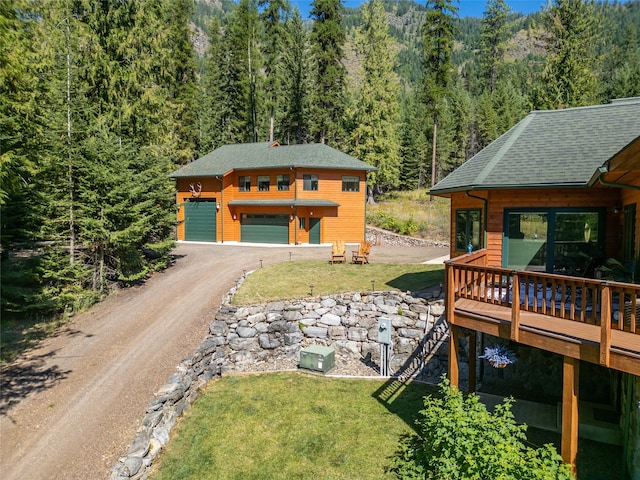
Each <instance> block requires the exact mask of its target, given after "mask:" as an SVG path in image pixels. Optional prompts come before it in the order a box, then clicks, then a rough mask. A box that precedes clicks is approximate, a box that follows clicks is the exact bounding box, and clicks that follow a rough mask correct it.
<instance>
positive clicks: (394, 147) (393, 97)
mask: <svg viewBox="0 0 640 480" xmlns="http://www.w3.org/2000/svg"><path fill="white" fill-rule="evenodd" d="M362 15H363V20H364V25H363V27H362V30H361V31H360V32H359V34H358V36H357V39H356V46H357V51H358V55H359V56H360V57H361V69H362V85H361V87H360V92H359V94H358V97H357V102H356V108H355V122H356V124H357V126H356V127H355V130H354V131H353V133H352V142H351V143H352V145H353V154H354V155H355V156H356V157H357V158H359V159H360V160H362V161H364V162H367V163H368V164H370V165H373V166H374V167H377V168H378V170H377V171H375V172H372V173H371V174H370V175H369V186H370V187H372V188H375V190H377V191H381V190H384V189H387V188H393V187H396V186H397V185H398V183H399V181H400V140H399V138H398V131H397V126H398V123H399V120H400V110H399V105H398V85H399V82H398V78H397V75H396V74H395V73H394V71H393V67H394V65H395V55H394V54H393V51H392V49H391V41H390V38H389V33H388V30H389V25H388V23H387V17H386V14H385V12H384V8H383V5H382V1H381V0H369V2H368V3H366V4H364V5H363V8H362Z"/></svg>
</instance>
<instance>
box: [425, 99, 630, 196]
mask: <svg viewBox="0 0 640 480" xmlns="http://www.w3.org/2000/svg"><path fill="white" fill-rule="evenodd" d="M639 135H640V97H637V98H628V99H621V100H614V101H613V102H612V103H610V104H607V105H597V106H592V107H578V108H567V109H565V110H552V111H533V112H531V113H530V114H529V115H527V116H526V117H525V118H524V119H522V120H521V121H520V122H519V123H517V124H516V125H515V126H514V127H513V128H511V129H510V130H509V131H508V132H506V133H505V134H504V135H502V136H501V137H500V138H498V139H497V140H495V141H494V142H492V143H491V144H490V145H488V146H487V147H486V148H484V149H483V150H482V151H480V152H479V153H478V154H477V155H475V156H474V157H472V158H471V159H469V160H468V161H467V162H465V163H463V164H462V165H461V166H460V167H458V169H456V170H455V171H454V172H453V173H451V174H450V175H448V176H447V177H445V178H444V179H443V180H441V181H440V182H438V183H437V184H436V185H435V186H434V187H433V188H432V189H431V193H434V194H446V193H453V192H459V191H467V190H484V189H501V188H533V187H563V186H569V187H570V186H574V187H584V186H587V185H588V184H589V182H590V180H591V179H592V177H593V174H594V172H596V170H597V169H598V167H601V166H602V165H603V164H604V163H605V162H606V161H607V160H609V159H610V158H611V157H613V156H614V155H615V154H616V153H618V152H619V151H620V150H622V149H624V148H625V147H626V146H627V145H629V144H630V143H631V142H632V141H634V140H635V139H636V138H638V136H639Z"/></svg>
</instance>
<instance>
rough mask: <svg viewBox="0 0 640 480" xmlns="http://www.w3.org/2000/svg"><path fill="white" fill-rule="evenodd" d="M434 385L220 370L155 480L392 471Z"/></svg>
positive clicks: (357, 475) (176, 434)
mask: <svg viewBox="0 0 640 480" xmlns="http://www.w3.org/2000/svg"><path fill="white" fill-rule="evenodd" d="M436 393H437V389H435V388H434V387H429V386H425V385H421V384H415V383H408V384H403V383H400V382H398V381H387V382H383V381H373V380H355V379H337V378H328V377H324V376H321V375H313V374H305V373H295V372H292V373H277V374H262V375H247V376H230V377H224V378H222V379H219V380H215V381H213V382H211V383H210V384H209V385H208V386H207V387H206V390H205V392H204V393H203V395H202V396H201V397H200V398H199V399H198V401H197V402H196V403H195V404H194V408H192V409H191V410H189V411H188V412H187V413H186V414H185V416H184V417H183V418H182V419H181V420H180V422H179V424H178V426H177V427H176V429H175V430H174V431H173V433H172V440H171V442H169V445H168V447H167V450H166V451H165V452H163V454H162V455H160V457H159V462H158V463H157V464H156V465H155V466H154V467H153V474H152V476H151V477H150V478H152V479H153V480H160V479H171V480H174V479H178V478H179V479H181V480H185V479H198V480H203V479H220V480H222V479H238V480H240V479H242V480H247V479H287V480H288V479H314V480H319V479H367V480H368V479H373V478H375V479H382V478H394V477H393V476H391V475H390V474H387V473H386V472H385V468H386V466H387V465H388V464H389V457H390V456H391V455H392V454H393V453H394V451H395V448H396V447H397V445H398V439H399V437H400V435H402V434H403V433H408V432H410V431H411V426H412V425H413V424H414V419H415V418H417V414H418V411H419V410H420V409H421V408H422V406H423V403H422V398H423V397H424V396H425V395H429V394H436Z"/></svg>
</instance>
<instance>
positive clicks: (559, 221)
mask: <svg viewBox="0 0 640 480" xmlns="http://www.w3.org/2000/svg"><path fill="white" fill-rule="evenodd" d="M505 217H506V218H505V234H504V245H503V247H504V248H503V256H504V259H503V265H504V266H505V267H507V268H515V269H520V270H533V271H542V272H550V273H559V274H562V275H572V276H588V275H590V274H591V273H590V270H591V269H593V267H594V265H595V264H596V263H597V262H598V261H599V260H601V259H602V257H603V255H604V235H603V233H604V210H603V209H599V208H594V209H569V208H549V209H539V210H536V211H521V210H520V211H516V210H507V211H506V212H505Z"/></svg>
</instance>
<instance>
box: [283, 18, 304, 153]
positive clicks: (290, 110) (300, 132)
mask: <svg viewBox="0 0 640 480" xmlns="http://www.w3.org/2000/svg"><path fill="white" fill-rule="evenodd" d="M286 27H287V30H288V35H287V36H286V47H285V52H284V72H285V73H284V95H283V97H284V99H285V105H284V115H283V117H282V124H281V128H282V133H281V135H282V139H283V140H286V142H287V143H304V142H305V141H306V140H307V138H308V135H309V125H308V109H309V101H308V97H309V93H308V89H309V78H308V71H309V61H308V55H307V53H308V48H307V34H306V31H305V29H304V24H303V23H302V18H301V17H300V11H299V10H298V8H297V7H296V8H295V9H294V11H293V16H292V17H291V18H290V19H288V20H287V23H286Z"/></svg>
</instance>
